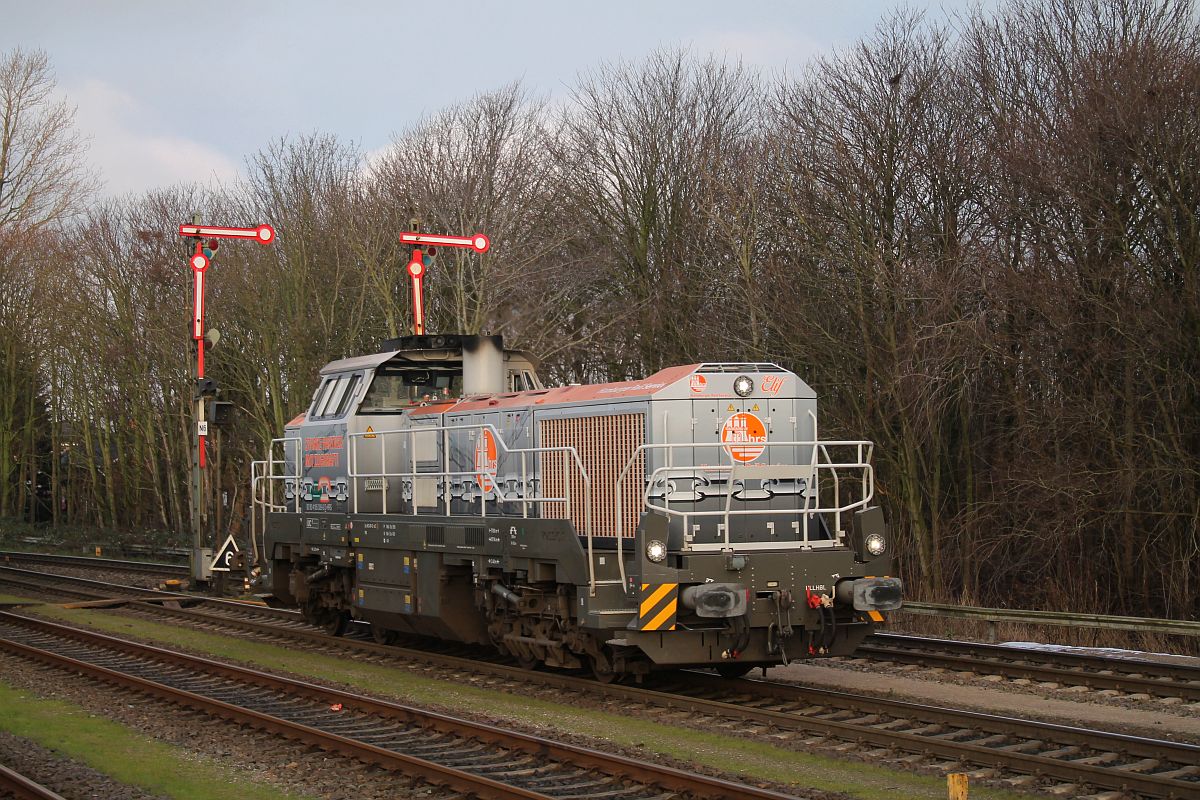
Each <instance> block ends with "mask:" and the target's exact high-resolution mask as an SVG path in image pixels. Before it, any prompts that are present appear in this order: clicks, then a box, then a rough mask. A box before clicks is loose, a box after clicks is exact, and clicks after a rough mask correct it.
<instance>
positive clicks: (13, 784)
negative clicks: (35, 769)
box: [0, 764, 63, 800]
mask: <svg viewBox="0 0 1200 800" xmlns="http://www.w3.org/2000/svg"><path fill="white" fill-rule="evenodd" d="M0 797H12V798H16V800H63V797H62V795H60V794H57V793H55V792H52V791H50V790H49V789H47V788H46V787H45V786H42V785H41V784H40V783H38V782H37V781H32V780H30V779H29V778H26V777H25V776H24V775H22V774H21V773H19V772H15V771H13V770H11V769H9V768H8V767H6V766H4V765H2V764H0Z"/></svg>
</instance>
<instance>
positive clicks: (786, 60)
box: [692, 31, 828, 70]
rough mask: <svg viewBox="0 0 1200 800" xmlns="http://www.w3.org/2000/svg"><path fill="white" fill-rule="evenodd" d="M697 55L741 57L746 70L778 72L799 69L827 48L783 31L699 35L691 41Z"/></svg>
mask: <svg viewBox="0 0 1200 800" xmlns="http://www.w3.org/2000/svg"><path fill="white" fill-rule="evenodd" d="M692 49H693V51H694V52H696V53H713V54H715V55H725V56H727V57H729V58H730V59H737V58H740V59H741V61H742V63H743V64H745V65H746V66H748V67H758V68H761V69H767V70H779V69H783V68H785V67H787V68H790V69H795V68H797V67H802V66H803V65H804V64H805V63H806V62H807V61H808V60H809V59H811V58H812V57H813V56H817V55H820V54H821V53H823V52H825V51H826V50H827V49H828V46H827V45H826V44H822V43H821V42H818V41H817V40H816V39H812V38H810V37H807V36H803V35H798V34H794V33H786V32H783V31H720V32H714V33H710V34H702V35H699V36H697V37H696V38H695V39H693V40H692Z"/></svg>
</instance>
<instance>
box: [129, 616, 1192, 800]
mask: <svg viewBox="0 0 1200 800" xmlns="http://www.w3.org/2000/svg"><path fill="white" fill-rule="evenodd" d="M139 605H140V604H139ZM241 610H243V611H245V612H247V613H254V614H259V613H263V612H264V610H263V609H258V608H254V609H251V608H248V607H242V609H241ZM154 611H155V613H163V614H166V615H169V616H173V617H190V618H194V619H202V620H204V621H206V622H220V621H225V620H228V624H229V625H230V626H231V627H237V628H243V629H245V630H249V631H253V632H256V633H260V634H264V635H276V636H282V637H286V638H288V639H302V640H305V641H308V642H312V643H314V644H317V645H322V646H326V647H336V648H339V649H342V648H353V649H356V650H361V651H365V652H371V653H377V654H380V655H389V654H390V655H392V656H393V657H395V656H400V657H405V658H410V659H414V660H419V661H424V662H425V663H433V664H438V665H440V666H443V667H451V668H455V669H461V670H464V671H469V672H475V673H478V672H481V671H482V672H487V673H490V674H493V675H497V676H499V677H502V678H505V679H509V680H516V681H521V682H536V683H537V684H538V685H540V686H547V687H555V688H561V689H564V690H574V691H582V692H591V693H595V692H597V691H599V692H600V693H601V694H602V695H603V696H604V697H606V698H614V697H615V698H620V699H623V700H627V701H629V702H631V703H643V704H646V705H649V706H656V707H665V708H672V709H679V710H683V711H688V712H691V713H702V714H706V715H709V716H712V717H715V718H724V719H736V720H743V721H751V722H755V723H758V724H763V725H767V726H771V727H773V728H776V729H780V730H793V731H800V732H804V733H816V734H820V735H823V736H831V737H834V738H836V739H838V740H842V741H853V742H859V743H869V744H871V745H874V746H878V747H884V748H889V749H899V750H903V751H905V752H912V753H920V754H925V755H936V756H938V757H942V758H947V759H953V760H964V761H967V762H969V763H973V764H978V765H980V766H985V767H999V768H1003V769H1007V770H1009V771H1011V772H1017V773H1022V774H1033V775H1042V776H1045V777H1052V778H1054V779H1056V780H1061V781H1064V782H1086V783H1089V784H1093V785H1096V786H1099V787H1103V788H1107V789H1115V790H1118V791H1123V790H1134V791H1137V792H1139V793H1140V794H1143V795H1146V796H1150V797H1172V796H1188V795H1189V794H1190V793H1196V792H1197V791H1200V783H1196V782H1191V781H1186V780H1179V779H1176V778H1170V777H1166V778H1164V777H1160V776H1156V775H1154V774H1138V773H1134V772H1131V771H1129V770H1122V769H1119V768H1113V767H1109V766H1105V765H1103V764H1088V763H1086V760H1085V761H1084V762H1080V761H1071V760H1067V759H1065V758H1056V757H1051V756H1046V755H1041V754H1038V753H1025V752H1021V751H1020V750H1017V749H1014V748H1017V747H1020V746H1021V744H1020V743H1015V744H1009V745H1006V747H1007V748H1008V749H1005V748H1003V747H988V746H984V745H977V744H972V743H971V742H969V741H967V742H956V741H952V740H950V739H948V738H944V737H946V736H947V734H948V732H947V731H945V730H929V731H926V732H924V733H910V732H905V731H892V730H887V729H883V728H879V727H873V725H872V724H871V722H869V721H868V722H866V723H856V722H852V721H845V720H833V719H826V718H822V717H821V716H815V715H805V714H801V713H797V712H795V711H787V710H779V709H772V708H766V707H763V706H764V705H770V704H771V703H772V702H773V701H778V702H780V703H789V704H793V705H798V706H800V707H804V706H811V705H814V704H815V705H825V706H828V707H830V708H831V709H833V710H836V711H850V712H853V713H854V714H855V715H857V716H861V717H863V718H867V719H868V720H869V719H870V718H872V717H874V718H875V719H876V721H878V717H880V716H889V717H894V718H899V719H909V720H916V721H917V722H919V723H920V724H921V725H922V726H924V727H929V726H948V727H952V728H954V729H957V730H959V731H963V730H969V731H980V732H981V733H982V734H986V735H988V736H1013V737H1020V738H1023V739H1025V741H1026V742H1052V743H1053V744H1054V745H1055V747H1054V749H1053V751H1052V752H1058V753H1061V754H1063V755H1070V754H1071V753H1070V752H1069V751H1070V749H1071V748H1081V747H1084V748H1088V749H1090V750H1096V751H1099V752H1112V753H1123V754H1128V755H1129V757H1131V758H1137V759H1143V760H1168V759H1169V760H1170V761H1171V762H1173V763H1178V764H1182V765H1185V766H1186V765H1190V764H1196V763H1200V746H1197V745H1191V744H1186V743H1178V742H1171V741H1166V740H1159V739H1149V738H1145V737H1139V736H1130V735H1126V734H1118V733H1109V732H1104V731H1096V730H1090V729H1085V728H1075V727H1071V726H1066V725H1058V724H1054V723H1047V722H1038V721H1034V720H1025V719H1019V718H1014V717H1005V716H1000V715H995V714H987V713H983V712H971V711H960V710H957V709H949V708H941V707H937V706H927V705H923V704H919V703H912V702H905V701H899V700H890V699H884V698H876V697H870V696H862V695H853V694H849V693H845V692H836V691H830V690H824V689H810V688H807V687H799V686H792V685H788V684H778V683H771V682H766V681H758V680H744V681H737V682H731V681H728V680H726V679H723V678H716V677H713V676H709V675H702V674H700V673H689V674H687V676H686V679H685V680H686V683H687V684H688V685H687V686H685V687H684V688H682V689H679V688H676V689H670V688H642V687H632V686H621V685H616V684H611V685H601V684H597V683H595V682H593V681H588V680H584V679H581V678H578V677H573V676H569V675H563V674H560V673H554V672H534V673H531V672H529V671H527V670H523V669H520V668H516V667H509V666H504V665H501V664H490V663H483V662H480V661H478V660H474V659H468V658H461V657H458V656H447V655H442V654H434V653H429V652H426V651H420V650H409V649H405V648H397V647H392V646H386V645H379V644H374V643H370V642H366V641H361V640H348V639H345V638H335V637H330V636H328V635H327V634H324V633H318V632H317V631H314V630H303V629H294V628H283V627H280V626H277V625H271V624H269V623H261V622H253V621H250V620H239V619H235V618H231V617H228V616H225V615H213V614H206V613H204V612H202V611H199V610H196V609H168V608H164V609H159V608H157V606H155V607H154ZM266 611H267V613H269V614H270V615H271V616H276V615H278V614H279V613H280V612H278V611H276V610H266ZM283 613H286V612H283ZM697 688H698V689H700V690H701V691H702V692H710V693H713V694H716V695H717V696H718V697H722V698H723V699H714V698H712V697H705V696H696V695H695V694H689V693H688V692H689V691H693V690H695V689H697ZM730 695H733V696H732V697H731V696H730ZM976 738H979V739H982V738H987V736H984V735H981V736H978V737H976Z"/></svg>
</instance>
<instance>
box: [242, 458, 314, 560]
mask: <svg viewBox="0 0 1200 800" xmlns="http://www.w3.org/2000/svg"><path fill="white" fill-rule="evenodd" d="M288 442H295V443H296V461H295V465H296V470H297V472H296V473H294V474H287V473H284V474H282V475H276V474H275V465H276V464H280V465H282V466H284V467H286V466H287V449H286V448H287V443H288ZM276 445H282V446H283V447H284V448H285V449H284V452H283V457H282V458H280V459H279V460H276V459H275V446H276ZM302 452H303V442H302V440H301V437H299V436H281V437H279V438H276V439H272V440H271V441H270V442H269V443H268V444H267V457H266V458H265V459H263V460H261V461H251V462H250V543H251V549H252V551H253V555H254V560H255V562H257V561H258V559H259V550H258V513H259V509H261V511H262V515H263V521H262V535H263V553H264V555H265V552H266V549H267V540H266V535H267V511H268V510H283V509H286V508H287V506H285V505H280V504H277V503H276V502H275V483H274V481H277V480H282V481H286V480H289V479H290V480H292V481H295V483H294V484H293V492H294V494H295V498H296V513H297V514H298V513H300V481H301V480H302V479H303V478H304V474H303V472H302V471H300V470H301V464H300V458H301V453H302ZM260 467H261V468H262V472H261V473H259V468H260ZM263 482H265V483H266V485H267V487H268V489H269V491H270V497H269V498H268V497H259V495H258V493H257V491H256V490H257V488H258V485H259V484H260V483H263Z"/></svg>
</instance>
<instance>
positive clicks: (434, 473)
mask: <svg viewBox="0 0 1200 800" xmlns="http://www.w3.org/2000/svg"><path fill="white" fill-rule="evenodd" d="M809 415H810V416H811V417H812V418H813V420H812V422H813V433H814V439H813V440H811V441H795V442H755V443H753V445H752V446H754V447H758V446H761V447H762V448H763V450H764V453H767V454H769V452H770V450H771V449H772V448H775V449H776V451H777V452H778V449H779V448H793V449H808V451H809V452H810V453H811V458H810V460H809V463H807V464H770V463H763V464H754V463H737V462H735V461H734V459H733V456H732V452H731V447H734V446H739V445H735V444H734V443H730V442H677V443H668V444H642V445H640V446H638V447H637V448H636V449H635V450H634V451H633V453H632V454H631V455H630V456H629V458H628V460H627V461H626V462H625V466H624V468H623V469H622V470H621V472H620V474H619V475H618V477H617V479H616V483H615V486H614V489H615V493H614V496H615V504H616V512H617V513H616V515H615V518H616V519H617V520H618V521H619V520H622V519H624V516H623V514H622V510H623V509H624V502H625V501H624V497H623V486H624V483H625V481H626V479H627V477H628V475H629V473H630V470H631V469H632V468H633V467H634V465H635V464H636V463H637V461H638V459H639V458H643V457H648V456H649V454H650V453H652V452H662V453H665V457H666V458H665V460H666V462H667V463H666V464H664V465H662V466H659V467H658V468H656V469H655V470H654V471H653V472H651V473H650V474H649V475H647V476H646V479H645V483H644V485H643V488H642V490H641V506H642V508H643V509H644V510H647V511H655V512H658V513H661V514H663V515H665V516H668V517H673V518H677V519H682V524H683V530H684V542H683V549H684V550H688V551H693V552H713V551H722V550H730V549H732V548H733V547H734V546H736V547H737V549H738V550H739V551H743V550H764V549H771V550H778V549H781V548H790V547H797V548H799V547H811V546H812V545H813V542H812V541H810V539H809V530H808V520H809V519H811V517H812V516H813V515H816V514H830V515H832V516H833V520H834V540H835V541H840V540H841V539H842V538H843V536H844V528H843V525H842V517H843V514H846V513H849V512H850V511H853V510H855V509H859V508H865V507H866V506H867V504H868V503H869V502H870V501H871V500H872V499H873V498H874V496H875V472H874V468H873V467H872V465H871V457H872V455H873V452H874V445H873V444H872V443H871V442H868V441H852V440H847V441H820V440H818V439H816V438H815V435H816V431H817V426H816V416H815V414H812V412H809ZM471 431H474V432H475V434H476V435H477V436H483V435H484V432H485V431H486V432H488V433H490V434H491V436H492V437H493V439H494V441H495V444H496V465H495V466H491V467H489V466H488V465H477V466H475V467H474V468H473V469H468V470H454V469H451V464H450V435H451V433H466V432H471ZM428 434H440V438H441V447H440V450H441V458H440V464H438V465H437V466H438V467H440V469H430V468H429V467H428V466H427V467H426V470H427V471H422V470H421V468H420V466H421V465H420V464H419V463H418V462H422V463H425V464H428V462H429V460H430V459H421V458H418V452H417V440H416V437H417V436H418V435H428ZM398 437H408V442H407V444H408V458H407V459H406V462H407V463H406V464H404V465H403V466H406V467H408V469H405V470H402V471H389V469H388V463H387V454H388V450H389V449H390V448H388V447H386V446H385V444H386V443H388V442H394V441H395V440H396V439H397V438H398ZM346 438H347V440H348V441H349V444H348V448H349V455H348V461H349V464H348V471H349V474H348V476H347V477H348V479H349V482H350V487H349V488H350V491H351V494H352V496H353V499H352V501H351V509H352V512H353V513H355V514H357V513H359V496H360V492H368V491H373V490H372V488H371V486H370V485H369V483H368V484H367V485H366V486H365V487H363V485H362V484H361V482H362V481H368V482H369V481H371V480H378V481H379V482H380V486H379V492H380V503H381V510H380V512H379V513H383V514H386V513H388V488H389V487H388V480H389V479H393V478H394V479H399V480H401V481H403V480H405V479H407V480H410V481H411V482H412V494H411V506H412V513H413V514H417V513H419V511H418V491H417V481H420V480H440V481H441V483H442V487H441V488H442V492H441V497H440V498H439V500H438V505H439V507H440V508H441V509H442V510H444V512H445V516H447V517H449V516H451V513H450V511H451V502H452V499H453V491H452V490H453V487H452V479H455V478H459V479H461V478H472V477H473V478H474V479H475V481H476V483H477V484H478V486H479V490H480V491H479V504H480V508H479V515H480V517H482V518H485V519H486V518H487V515H488V514H487V502H488V500H489V499H493V500H494V501H496V502H504V503H519V504H520V506H521V516H522V517H525V518H528V517H529V516H530V509H531V506H533V507H535V508H536V506H537V504H541V503H562V504H563V505H564V507H565V519H568V520H570V519H573V516H572V503H573V498H572V496H571V483H572V480H571V471H570V468H571V466H572V465H573V466H574V468H575V469H576V470H577V471H578V475H579V478H580V480H581V482H582V484H583V495H584V496H583V498H582V500H583V508H584V515H583V516H584V535H585V536H586V538H587V556H588V581H589V585H590V588H591V592H592V594H593V595H594V594H595V591H596V567H595V547H594V542H593V531H592V506H591V498H592V484H591V479H590V477H589V476H588V474H587V470H586V469H585V468H584V465H583V461H582V459H581V458H580V456H579V453H578V451H577V450H576V449H575V448H574V447H568V446H560V447H525V448H515V447H509V446H508V444H507V443H506V442H505V441H504V437H503V436H501V434H500V431H499V430H497V429H496V427H495V426H494V425H492V424H490V423H482V424H477V425H453V426H447V425H439V426H433V425H428V426H424V425H423V426H411V427H407V428H396V429H390V430H381V431H371V432H359V433H349V434H347V435H346ZM288 442H295V443H296V457H295V461H294V463H295V465H296V466H295V468H296V469H297V470H298V474H295V475H286V474H276V469H277V467H279V466H280V465H284V466H286V464H287V457H286V452H285V454H284V458H283V459H276V458H275V457H274V448H275V446H276V445H280V444H282V445H285V446H286V444H287V443H288ZM363 442H371V443H373V444H374V446H375V448H377V450H378V457H379V470H378V471H376V472H367V471H360V470H359V456H360V453H359V450H360V448H364V449H365V445H364V444H362V443H363ZM739 444H740V443H739ZM477 446H478V442H477ZM740 446H746V445H744V444H740ZM834 448H853V450H852V451H851V452H852V456H851V457H850V458H846V459H845V460H842V461H835V460H834V459H833V457H832V456H831V454H830V450H831V449H834ZM391 449H393V452H395V448H391ZM706 449H707V450H714V449H715V450H716V451H717V458H718V459H719V460H720V461H721V462H722V463H717V464H700V465H689V464H676V463H675V462H676V459H675V454H676V452H678V451H684V450H686V451H688V453H689V460H691V454H694V453H695V452H696V451H703V450H706ZM552 453H558V454H561V457H562V459H563V494H562V496H561V497H559V496H545V495H540V494H538V493H537V492H538V491H539V490H537V489H534V488H532V487H534V485H535V484H534V483H532V482H531V480H530V479H531V477H535V476H540V475H541V474H542V470H541V469H540V465H539V463H538V462H537V461H536V460H535V462H534V463H533V464H532V465H531V464H530V457H531V456H538V457H549V456H550V454H552ZM367 454H368V453H364V456H365V455H367ZM501 454H506V455H509V456H518V457H519V458H520V460H521V483H520V487H521V490H520V491H519V492H512V493H508V492H505V490H504V488H503V487H502V486H501V483H500V480H499V476H498V475H497V467H498V466H499V464H500V459H501ZM301 459H302V448H301V440H300V438H298V437H289V438H285V439H274V440H272V442H271V449H270V450H269V451H268V459H267V460H264V461H256V462H254V463H253V464H252V467H251V475H252V478H251V496H252V498H253V503H254V507H255V509H257V510H261V513H262V515H263V517H262V520H263V529H264V531H265V524H266V513H267V511H268V510H271V511H286V510H287V506H286V505H284V504H278V503H276V502H275V494H274V481H277V480H292V481H294V483H293V487H294V491H295V510H296V512H299V511H300V500H301V486H300V482H301V480H302V479H303V474H302V473H303V470H302V467H301V464H302V460H301ZM769 461H770V458H769V455H768V457H767V458H765V459H764V462H769ZM531 466H532V470H531ZM848 470H857V471H859V473H860V475H859V477H858V478H857V482H858V483H859V491H858V492H857V495H858V497H857V499H850V498H847V499H846V500H845V501H844V502H843V499H842V496H843V485H842V482H843V477H842V475H841V474H840V473H842V472H845V471H848ZM681 477H686V478H691V479H693V480H700V481H704V482H706V483H709V484H711V483H713V482H714V479H715V481H716V482H719V483H723V484H724V488H723V494H724V507H723V508H710V509H708V510H703V511H700V510H695V508H694V501H692V502H689V503H688V504H687V505H688V506H689V507H687V508H679V507H674V508H673V507H672V506H671V491H670V486H671V483H672V479H673V478H674V479H678V478H681ZM823 477H824V478H828V479H829V480H828V482H827V483H825V485H826V486H828V487H829V488H830V491H829V492H826V493H825V494H829V495H832V502H831V503H828V504H823V503H822V502H821V495H822V483H823V481H822V478H823ZM747 480H758V481H767V480H792V481H797V482H801V481H802V482H803V488H802V489H801V490H800V491H801V492H802V494H803V496H804V502H803V505H802V506H800V507H796V508H779V507H777V506H776V507H772V504H764V506H763V507H756V508H734V507H733V501H734V499H735V498H734V495H735V494H739V493H743V495H744V493H745V492H746V481H747ZM739 483H740V484H741V488H740V489H739V488H738V484H739ZM538 485H540V484H538ZM262 486H265V487H266V490H265V491H266V496H262V493H263V489H262V488H260V487H262ZM400 486H401V497H403V484H401V485H400ZM660 486H666V487H667V491H665V492H663V493H662V494H661V497H653V496H652V494H653V493H654V492H655V491H656V489H657V487H660ZM715 494H717V493H714V495H715ZM463 498H464V501H465V502H473V500H467V499H466V497H465V494H464V495H463ZM401 502H402V503H403V502H404V501H403V500H402V501H401ZM746 502H753V501H746ZM677 504H678V501H677ZM397 512H398V513H402V512H400V509H397ZM788 514H792V515H796V516H797V517H798V518H799V530H798V531H797V536H796V538H795V539H788V540H787V541H780V540H775V541H769V542H730V540H729V537H730V532H731V530H732V525H731V523H732V521H733V520H734V519H735V518H743V517H753V516H768V515H775V516H779V515H788ZM636 516H638V517H640V513H639V514H638V515H636ZM708 517H720V518H721V520H722V522H721V524H719V525H718V533H719V534H720V541H715V542H694V541H692V537H691V535H690V534H689V532H690V530H691V529H690V527H689V526H690V521H691V520H692V519H693V518H708ZM793 524H795V523H793ZM251 526H252V527H251V538H252V541H254V542H255V545H254V547H255V551H256V557H257V550H258V545H257V538H256V537H257V530H258V516H257V513H255V514H253V515H252V521H251ZM635 533H636V532H635V531H631V532H629V535H630V536H633V535H634V534H635ZM615 538H616V540H617V559H616V561H617V565H618V569H619V571H620V576H621V583H622V584H625V583H626V582H627V576H626V574H625V561H624V540H625V538H626V532H625V531H623V530H618V531H617V535H616V536H615ZM264 547H265V542H264Z"/></svg>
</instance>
